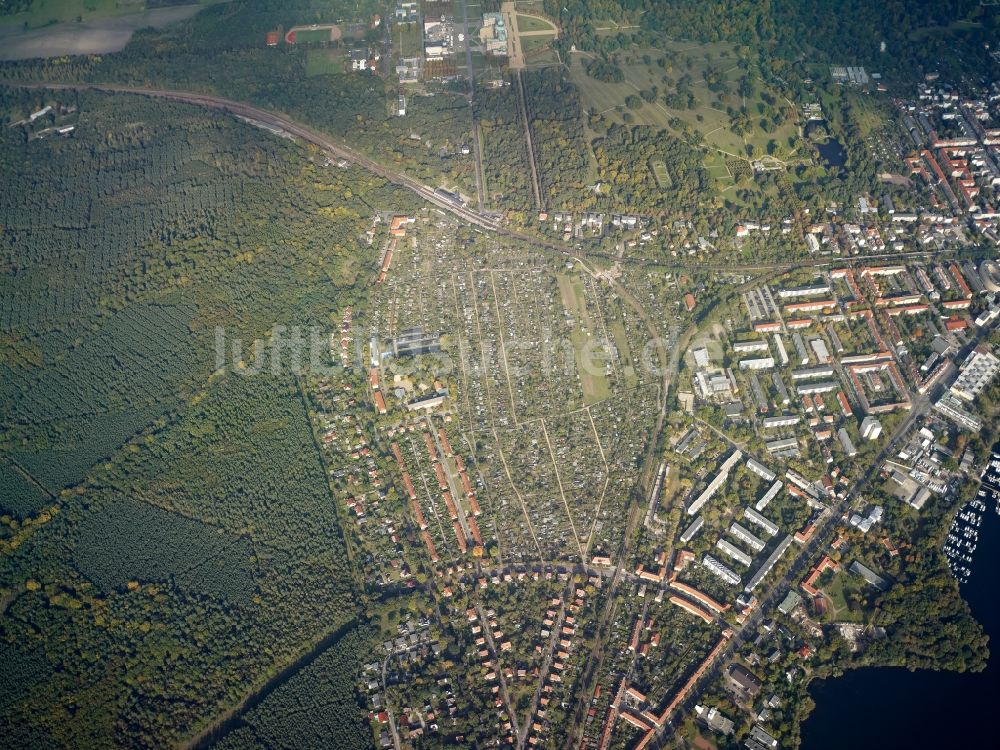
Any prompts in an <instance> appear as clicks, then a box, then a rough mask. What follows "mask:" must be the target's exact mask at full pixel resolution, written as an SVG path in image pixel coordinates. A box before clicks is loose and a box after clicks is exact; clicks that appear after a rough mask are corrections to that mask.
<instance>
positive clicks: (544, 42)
mask: <svg viewBox="0 0 1000 750" xmlns="http://www.w3.org/2000/svg"><path fill="white" fill-rule="evenodd" d="M555 38H556V37H555V34H552V35H548V36H543V35H539V36H523V37H520V39H521V49H522V50H523V51H524V54H525V55H530V54H532V53H533V52H537V51H538V50H540V49H542V48H543V47H547V46H548V45H549V44H551V43H552V40H553V39H555Z"/></svg>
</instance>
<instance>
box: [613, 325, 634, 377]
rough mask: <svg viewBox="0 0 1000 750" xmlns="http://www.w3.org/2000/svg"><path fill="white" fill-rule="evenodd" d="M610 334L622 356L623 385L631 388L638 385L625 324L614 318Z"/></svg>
mask: <svg viewBox="0 0 1000 750" xmlns="http://www.w3.org/2000/svg"><path fill="white" fill-rule="evenodd" d="M611 336H612V337H613V338H614V340H615V346H617V347H618V353H619V354H620V355H621V358H622V375H623V376H624V377H625V387H626V388H629V389H632V388H635V387H636V386H638V385H639V376H638V375H637V374H636V367H635V362H633V361H632V349H631V348H630V347H629V345H628V334H627V333H626V332H625V324H624V323H622V322H621V321H620V320H616V321H614V322H613V323H612V324H611Z"/></svg>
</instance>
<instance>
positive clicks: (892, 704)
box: [802, 506, 1000, 750]
mask: <svg viewBox="0 0 1000 750" xmlns="http://www.w3.org/2000/svg"><path fill="white" fill-rule="evenodd" d="M969 567H970V568H971V569H972V575H971V576H970V577H969V581H968V583H966V584H964V585H963V586H962V596H963V597H964V598H965V600H966V601H967V602H969V606H970V607H971V608H972V614H973V615H975V617H976V619H977V620H979V622H980V623H981V624H982V626H983V628H984V629H985V630H986V633H987V634H988V635H989V636H990V642H991V643H990V645H991V651H992V655H991V658H990V661H989V664H988V665H987V667H986V669H985V670H984V671H982V672H979V673H978V674H969V673H967V674H959V673H956V672H933V671H919V672H910V671H909V670H906V669H896V668H884V667H873V668H867V669H860V670H854V671H851V672H848V673H847V674H845V675H844V676H843V677H837V678H835V679H832V680H822V681H819V680H817V681H816V682H814V683H813V684H812V686H811V687H810V694H811V695H812V697H813V699H814V700H815V701H816V708H815V709H814V710H813V713H812V714H811V715H810V716H809V718H808V719H807V720H806V721H805V723H803V725H802V749H803V750H842V748H851V750H885V749H886V748H897V747H898V748H904V747H905V748H931V747H939V748H946V747H969V748H986V747H997V746H998V740H997V735H996V729H995V728H994V727H993V724H992V721H991V720H990V719H989V717H990V716H992V715H993V711H994V710H996V708H997V700H998V698H1000V665H998V661H1000V660H998V658H997V653H998V652H997V650H998V647H997V646H996V645H995V644H996V641H995V638H994V637H995V636H996V635H997V634H998V633H1000V603H998V599H997V590H996V589H997V571H998V570H1000V517H998V516H997V514H996V512H995V511H994V509H993V507H989V506H988V507H987V510H986V512H985V513H984V514H983V522H982V525H981V526H980V528H979V546H978V547H977V548H976V552H975V555H974V557H973V564H972V565H970V566H969Z"/></svg>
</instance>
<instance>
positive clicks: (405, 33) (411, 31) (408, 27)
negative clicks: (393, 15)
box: [392, 23, 424, 57]
mask: <svg viewBox="0 0 1000 750" xmlns="http://www.w3.org/2000/svg"><path fill="white" fill-rule="evenodd" d="M392 36H393V41H394V42H396V43H397V44H398V45H399V56H400V57H419V56H420V53H421V52H423V48H424V37H423V34H422V33H421V32H420V26H419V24H415V23H397V24H396V28H395V29H393V32H392Z"/></svg>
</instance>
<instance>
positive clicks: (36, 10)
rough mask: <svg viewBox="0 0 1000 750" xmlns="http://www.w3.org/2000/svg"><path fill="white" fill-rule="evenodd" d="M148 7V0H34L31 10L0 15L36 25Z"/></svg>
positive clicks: (8, 21) (4, 20) (2, 22)
mask: <svg viewBox="0 0 1000 750" xmlns="http://www.w3.org/2000/svg"><path fill="white" fill-rule="evenodd" d="M145 9H146V2H145V0H34V2H32V3H31V8H30V9H29V10H27V11H22V12H20V13H10V14H4V15H0V26H22V25H23V26H25V28H27V29H33V28H39V27H41V26H48V25H49V24H53V23H63V22H68V21H69V22H73V21H77V20H78V19H79V20H82V21H93V20H95V19H98V18H107V17H109V16H123V15H126V14H128V13H139V12H141V11H143V10H145Z"/></svg>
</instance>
